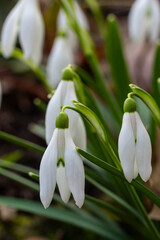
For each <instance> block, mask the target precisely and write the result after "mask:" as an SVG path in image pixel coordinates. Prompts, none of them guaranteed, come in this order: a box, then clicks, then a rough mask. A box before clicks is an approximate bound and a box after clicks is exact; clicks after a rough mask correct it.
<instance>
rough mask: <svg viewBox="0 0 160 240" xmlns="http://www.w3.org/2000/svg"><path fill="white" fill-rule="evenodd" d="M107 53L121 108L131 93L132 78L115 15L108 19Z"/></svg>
mask: <svg viewBox="0 0 160 240" xmlns="http://www.w3.org/2000/svg"><path fill="white" fill-rule="evenodd" d="M106 51H107V56H108V60H109V64H110V70H111V75H112V78H113V80H114V84H115V88H116V92H117V95H118V98H119V102H120V104H121V106H123V102H124V101H125V99H126V96H127V94H128V92H129V84H130V76H129V72H128V68H127V64H126V60H125V57H124V53H123V46H122V40H121V36H120V32H119V26H118V23H117V20H116V17H115V16H114V15H109V16H108V18H107V34H106Z"/></svg>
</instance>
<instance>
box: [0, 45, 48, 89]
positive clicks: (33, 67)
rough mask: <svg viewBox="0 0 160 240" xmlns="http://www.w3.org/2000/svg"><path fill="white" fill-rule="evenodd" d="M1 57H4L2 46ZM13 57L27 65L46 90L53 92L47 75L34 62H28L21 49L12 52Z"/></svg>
mask: <svg viewBox="0 0 160 240" xmlns="http://www.w3.org/2000/svg"><path fill="white" fill-rule="evenodd" d="M0 55H1V56H3V55H2V49H1V46H0ZM11 57H12V58H15V59H17V60H19V61H21V62H23V63H24V64H25V65H27V66H28V67H29V68H30V69H31V70H32V71H33V72H34V74H35V76H36V77H37V78H38V79H39V80H40V81H41V83H42V84H43V86H44V87H45V88H46V90H47V91H48V92H52V90H53V89H52V87H51V86H50V85H49V84H48V82H47V79H46V76H45V74H44V73H43V72H42V70H41V69H40V68H39V67H38V66H37V65H35V63H34V62H33V61H31V60H26V59H25V58H24V56H23V52H22V51H21V50H20V49H18V48H15V49H14V50H13V52H12V55H11Z"/></svg>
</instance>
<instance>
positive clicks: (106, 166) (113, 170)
mask: <svg viewBox="0 0 160 240" xmlns="http://www.w3.org/2000/svg"><path fill="white" fill-rule="evenodd" d="M77 152H78V153H79V154H80V155H82V156H83V157H84V158H86V159H88V160H89V161H91V162H92V163H94V164H96V165H97V166H99V167H100V168H102V169H105V170H106V171H108V172H110V173H112V174H113V175H114V176H117V177H119V178H121V179H122V181H125V182H127V180H126V178H125V177H124V174H123V173H122V172H121V171H120V170H118V169H117V168H115V167H113V166H112V165H110V164H108V163H106V161H104V160H102V159H100V158H97V157H95V156H93V155H91V154H89V153H87V152H85V151H83V150H82V149H80V148H77ZM127 183H128V182H127ZM130 184H131V185H132V186H134V187H135V188H136V189H137V190H138V191H139V192H140V193H142V194H144V195H145V196H147V197H148V198H149V199H150V200H151V201H152V202H153V203H155V204H156V205H157V206H158V207H160V198H159V197H158V196H157V195H156V194H154V193H153V192H151V191H150V190H149V189H148V188H147V187H145V186H144V185H143V184H142V183H140V182H138V181H137V180H133V181H132V182H131V183H130ZM130 184H129V185H130Z"/></svg>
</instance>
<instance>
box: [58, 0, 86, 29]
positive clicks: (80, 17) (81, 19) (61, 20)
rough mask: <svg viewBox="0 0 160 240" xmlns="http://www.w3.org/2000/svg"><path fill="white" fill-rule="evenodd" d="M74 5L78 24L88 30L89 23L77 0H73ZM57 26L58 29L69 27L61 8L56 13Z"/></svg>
mask: <svg viewBox="0 0 160 240" xmlns="http://www.w3.org/2000/svg"><path fill="white" fill-rule="evenodd" d="M74 7H75V12H76V17H77V21H78V23H79V25H80V26H81V27H83V28H85V29H87V30H89V24H88V20H87V18H86V16H85V14H84V12H83V11H82V9H81V8H80V6H79V4H78V3H77V1H74ZM57 28H58V30H60V29H66V28H69V25H68V22H67V17H66V14H65V12H64V11H63V9H60V11H59V14H58V19H57Z"/></svg>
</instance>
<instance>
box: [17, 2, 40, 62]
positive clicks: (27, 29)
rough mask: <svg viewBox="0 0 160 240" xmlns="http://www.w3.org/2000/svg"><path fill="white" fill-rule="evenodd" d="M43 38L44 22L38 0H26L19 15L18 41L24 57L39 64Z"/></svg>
mask: <svg viewBox="0 0 160 240" xmlns="http://www.w3.org/2000/svg"><path fill="white" fill-rule="evenodd" d="M43 40H44V23H43V18H42V15H41V12H40V9H39V2H38V0H27V1H26V3H25V8H24V11H23V14H22V17H21V24H20V42H21V45H22V49H23V51H24V55H25V58H26V59H32V60H33V61H34V62H35V63H36V64H39V62H40V60H41V56H42V50H43Z"/></svg>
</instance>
